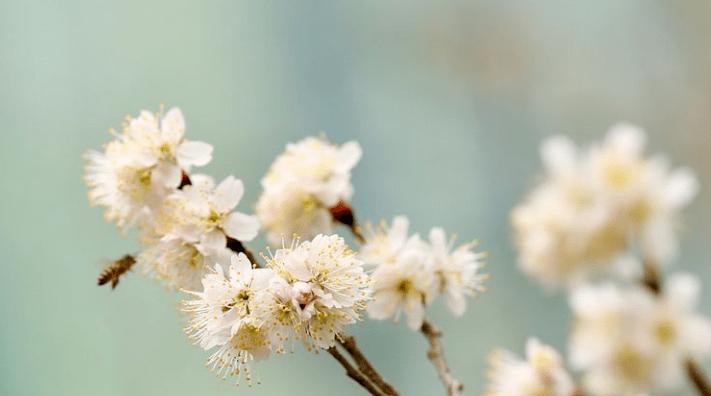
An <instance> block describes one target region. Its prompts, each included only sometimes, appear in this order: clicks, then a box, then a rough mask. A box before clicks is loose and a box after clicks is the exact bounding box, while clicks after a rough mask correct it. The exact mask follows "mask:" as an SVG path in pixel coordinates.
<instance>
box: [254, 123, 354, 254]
mask: <svg viewBox="0 0 711 396" xmlns="http://www.w3.org/2000/svg"><path fill="white" fill-rule="evenodd" d="M360 157H361V148H360V145H358V143H356V142H348V143H345V144H343V145H342V146H336V145H333V144H330V143H329V142H328V141H326V140H325V139H323V138H316V137H308V138H306V139H303V140H301V141H299V142H297V143H290V144H289V145H287V147H286V151H285V152H284V153H282V154H281V155H280V156H279V157H277V159H276V160H275V161H274V163H273V164H272V166H271V168H270V169H269V172H268V173H267V175H266V176H264V178H263V179H262V188H263V192H262V195H261V196H260V198H259V201H258V202H257V208H256V213H257V216H258V217H259V220H260V221H261V222H262V224H263V226H264V229H265V231H267V238H268V240H269V242H270V243H271V244H272V245H279V244H281V243H282V240H283V239H284V238H286V239H291V238H292V237H293V236H294V235H295V234H296V235H298V236H300V237H302V238H306V239H310V238H313V237H314V236H315V235H317V234H321V233H323V234H328V233H331V232H332V230H333V224H334V219H333V215H332V214H331V211H330V210H331V209H332V208H334V207H336V206H337V205H338V204H339V203H343V202H348V201H349V200H350V198H351V195H352V194H353V186H352V185H351V169H353V167H355V165H356V164H357V163H358V161H359V160H360Z"/></svg>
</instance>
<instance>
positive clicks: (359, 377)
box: [327, 347, 385, 396]
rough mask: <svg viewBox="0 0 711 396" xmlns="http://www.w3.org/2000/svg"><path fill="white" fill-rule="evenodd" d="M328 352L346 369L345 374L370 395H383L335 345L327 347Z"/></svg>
mask: <svg viewBox="0 0 711 396" xmlns="http://www.w3.org/2000/svg"><path fill="white" fill-rule="evenodd" d="M327 351H328V353H329V354H331V356H333V358H334V359H336V361H338V363H340V365H341V366H343V368H344V369H346V375H348V376H349V377H350V378H351V379H352V380H353V381H355V382H357V383H358V384H359V385H360V386H362V387H363V388H365V390H367V391H368V393H370V394H371V395H374V396H385V394H384V393H383V392H381V391H380V390H379V389H378V388H376V387H375V386H374V385H373V384H372V383H371V382H370V381H369V380H368V378H366V377H365V376H364V375H363V374H362V373H361V372H360V371H358V370H356V368H355V367H353V365H352V364H351V363H350V362H349V361H348V359H346V358H345V357H344V356H343V355H341V353H340V352H338V349H336V347H331V348H328V349H327Z"/></svg>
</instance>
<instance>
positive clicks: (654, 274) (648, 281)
mask: <svg viewBox="0 0 711 396" xmlns="http://www.w3.org/2000/svg"><path fill="white" fill-rule="evenodd" d="M642 266H643V269H644V275H643V278H642V283H643V284H644V286H645V287H647V289H649V290H650V291H651V292H652V293H653V294H660V293H661V292H662V285H661V281H660V275H659V268H657V264H656V263H655V262H654V260H652V259H650V258H645V259H644V260H642Z"/></svg>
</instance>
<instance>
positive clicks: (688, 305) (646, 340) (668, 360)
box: [570, 275, 711, 396]
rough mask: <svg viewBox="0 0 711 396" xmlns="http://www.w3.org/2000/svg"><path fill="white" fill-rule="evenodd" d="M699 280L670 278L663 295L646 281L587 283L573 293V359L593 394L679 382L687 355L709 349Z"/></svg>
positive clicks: (710, 324) (710, 335) (710, 327)
mask: <svg viewBox="0 0 711 396" xmlns="http://www.w3.org/2000/svg"><path fill="white" fill-rule="evenodd" d="M698 291H699V282H698V280H697V279H695V278H693V277H691V276H690V275H674V276H672V277H670V278H669V280H668V282H667V283H666V285H665V288H664V294H663V295H662V296H656V295H654V294H652V293H651V292H650V291H649V290H648V289H646V288H643V287H642V286H638V285H635V286H628V287H621V286H617V285H614V284H611V283H608V284H602V285H597V286H584V287H581V288H580V289H578V290H576V291H575V292H574V293H573V294H572V296H571V301H570V304H571V308H572V310H573V314H574V318H575V321H574V326H573V333H572V335H571V344H570V353H571V364H572V365H573V366H574V367H575V368H577V369H580V370H583V371H584V377H583V382H584V385H585V387H586V388H587V389H588V390H589V391H590V392H591V393H592V394H595V395H612V394H614V395H621V396H625V395H636V394H638V393H642V392H648V391H655V390H667V389H671V388H674V387H676V386H678V385H679V383H680V382H681V379H682V374H683V365H684V362H685V360H686V359H688V358H703V357H706V356H708V355H709V353H711V321H710V320H709V319H708V318H706V317H703V316H701V315H699V314H697V313H696V312H694V308H695V305H696V300H697V298H698Z"/></svg>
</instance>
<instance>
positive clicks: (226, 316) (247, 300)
mask: <svg viewBox="0 0 711 396" xmlns="http://www.w3.org/2000/svg"><path fill="white" fill-rule="evenodd" d="M214 268H215V269H214V272H211V273H208V274H207V275H205V277H204V278H203V280H202V285H203V289H202V291H200V292H198V291H192V292H190V293H191V294H192V295H194V296H195V299H193V300H189V301H185V302H184V307H185V311H186V312H189V313H190V314H191V320H190V325H189V326H188V328H187V329H186V331H187V332H188V334H189V335H190V336H191V338H193V339H194V340H195V341H196V342H197V343H198V344H200V346H201V347H202V348H203V349H205V350H209V349H213V348H217V351H216V352H214V353H213V355H211V356H210V358H209V359H208V366H211V367H212V369H213V370H215V371H216V372H217V373H218V375H220V376H222V377H226V376H230V375H235V376H239V375H241V374H244V375H245V376H246V378H247V380H248V381H250V380H251V373H250V371H249V362H250V361H252V360H261V359H264V358H266V357H267V356H269V354H270V351H271V348H270V347H271V345H270V342H269V340H270V338H271V335H270V334H269V332H270V330H271V329H270V328H269V327H268V326H267V325H266V322H265V321H264V320H263V313H262V312H263V311H264V310H265V309H266V307H265V306H264V305H263V304H262V303H261V301H264V300H265V297H266V296H265V295H266V294H267V293H269V291H268V290H267V288H268V286H269V283H270V280H271V278H272V277H273V275H274V274H273V272H272V270H271V269H264V268H256V269H255V268H252V263H250V262H249V260H248V259H247V257H246V256H245V255H244V254H242V253H241V254H239V256H237V255H233V256H232V258H231V264H230V266H229V269H228V270H227V272H225V271H224V270H223V268H222V266H220V265H219V264H218V265H216V266H215V267H214Z"/></svg>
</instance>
